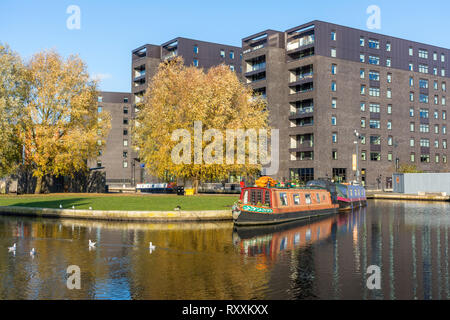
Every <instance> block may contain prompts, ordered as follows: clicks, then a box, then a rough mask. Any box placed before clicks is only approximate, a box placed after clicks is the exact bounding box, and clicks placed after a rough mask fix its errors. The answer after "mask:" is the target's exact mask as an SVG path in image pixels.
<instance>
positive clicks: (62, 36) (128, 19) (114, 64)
mask: <svg viewBox="0 0 450 320" xmlns="http://www.w3.org/2000/svg"><path fill="white" fill-rule="evenodd" d="M70 5H77V6H79V7H80V9H81V28H80V29H79V30H69V29H68V28H67V27H66V20H67V19H68V18H69V16H70V14H67V13H66V10H67V8H68V6H70ZM369 5H377V6H379V7H380V8H381V30H372V31H376V32H378V33H382V34H388V35H392V36H397V37H400V38H406V39H409V40H415V41H418V42H425V43H429V44H432V45H437V46H441V47H445V48H450V37H449V36H448V31H449V30H450V19H449V18H448V12H450V2H449V1H446V0H439V1H437V0H434V1H433V0H428V1H425V2H424V1H415V0H412V1H393V0H389V1H385V0H370V1H365V0H354V1H344V0H341V1H336V0H333V1H321V0H315V1H303V0H296V1H284V0H278V1H273V0H272V1H266V0H259V1H248V0H240V1H235V0H221V1H214V0H210V1H195V0H191V1H179V0H171V1H154V0H145V1H144V0H128V1H124V0H109V1H106V0H69V1H66V0H53V1H50V0H40V1H38V0H0V42H2V43H8V44H9V45H10V46H11V48H12V49H13V50H15V51H17V52H19V53H20V54H21V55H22V56H23V57H24V58H29V57H30V56H31V55H32V54H33V53H35V52H37V51H40V50H43V49H52V48H53V49H56V50H57V51H58V52H59V53H61V54H62V55H64V56H68V55H70V54H73V53H75V54H79V55H80V57H81V58H82V59H83V60H84V61H85V62H86V63H87V64H88V67H89V72H90V73H91V74H93V75H100V77H101V78H102V79H103V80H102V82H101V83H100V89H102V90H106V91H130V88H131V84H130V81H131V79H130V77H131V72H130V65H131V50H133V49H135V48H137V47H139V46H141V45H143V44H146V43H153V44H161V43H163V42H166V41H167V40H170V39H172V38H175V37H177V36H181V37H187V38H194V39H198V40H204V41H212V42H219V43H224V44H230V45H236V46H240V44H241V39H242V38H243V37H246V36H248V35H251V34H253V33H257V32H259V31H262V30H265V29H275V30H280V31H284V30H286V29H288V28H291V27H294V26H297V25H300V24H303V23H305V22H308V21H310V20H314V19H318V20H324V21H329V22H333V23H337V24H342V25H345V26H349V27H354V28H359V29H365V30H366V29H367V27H366V20H367V18H368V15H367V14H366V8H367V7H368V6H369ZM424 6H426V10H423V8H424Z"/></svg>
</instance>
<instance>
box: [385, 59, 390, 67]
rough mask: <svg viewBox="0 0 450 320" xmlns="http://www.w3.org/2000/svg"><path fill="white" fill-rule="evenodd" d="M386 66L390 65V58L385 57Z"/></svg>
mask: <svg viewBox="0 0 450 320" xmlns="http://www.w3.org/2000/svg"><path fill="white" fill-rule="evenodd" d="M386 67H388V68H390V67H391V58H387V59H386Z"/></svg>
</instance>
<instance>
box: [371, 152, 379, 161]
mask: <svg viewBox="0 0 450 320" xmlns="http://www.w3.org/2000/svg"><path fill="white" fill-rule="evenodd" d="M370 161H381V153H379V152H371V153H370Z"/></svg>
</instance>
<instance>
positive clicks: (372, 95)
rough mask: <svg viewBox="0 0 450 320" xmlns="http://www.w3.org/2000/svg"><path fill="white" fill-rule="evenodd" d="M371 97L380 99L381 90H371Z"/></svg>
mask: <svg viewBox="0 0 450 320" xmlns="http://www.w3.org/2000/svg"><path fill="white" fill-rule="evenodd" d="M369 95H370V96H371V97H379V96H380V88H372V87H371V88H370V89H369Z"/></svg>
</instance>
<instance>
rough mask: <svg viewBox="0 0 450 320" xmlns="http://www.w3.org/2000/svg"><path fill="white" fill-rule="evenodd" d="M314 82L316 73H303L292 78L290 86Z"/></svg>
mask: <svg viewBox="0 0 450 320" xmlns="http://www.w3.org/2000/svg"><path fill="white" fill-rule="evenodd" d="M313 80H314V72H307V73H302V74H299V75H295V76H291V79H290V82H289V86H290V87H293V86H297V85H303V84H306V83H308V82H312V81H313Z"/></svg>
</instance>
